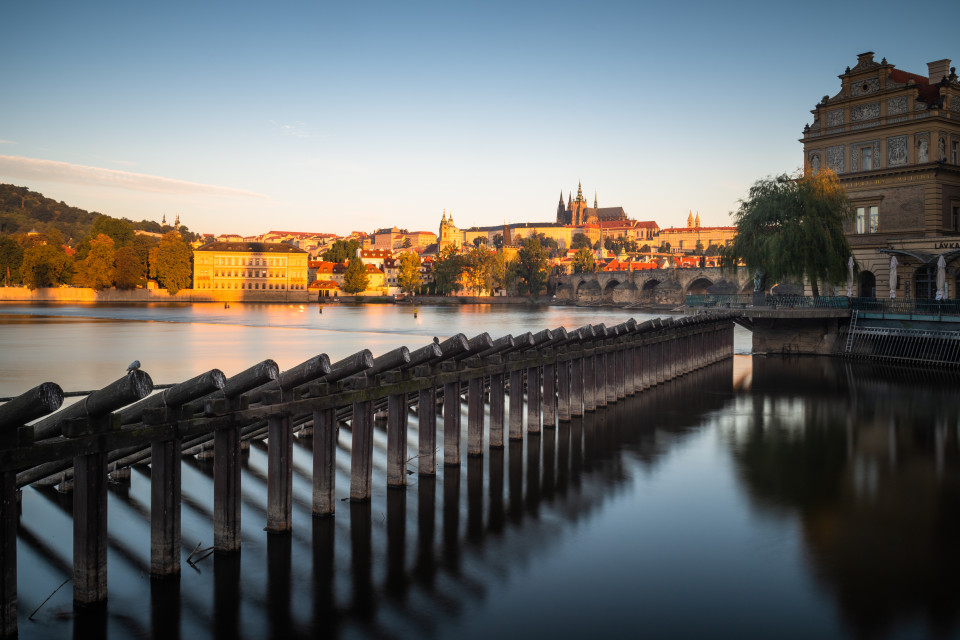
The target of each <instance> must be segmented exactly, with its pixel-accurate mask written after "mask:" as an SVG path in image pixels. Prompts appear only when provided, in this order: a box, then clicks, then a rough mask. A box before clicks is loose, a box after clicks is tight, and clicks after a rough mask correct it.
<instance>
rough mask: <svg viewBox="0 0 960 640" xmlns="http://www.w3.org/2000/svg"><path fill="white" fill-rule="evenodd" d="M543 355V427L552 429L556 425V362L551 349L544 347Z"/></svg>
mask: <svg viewBox="0 0 960 640" xmlns="http://www.w3.org/2000/svg"><path fill="white" fill-rule="evenodd" d="M542 355H543V357H544V358H545V359H546V361H545V362H544V363H543V399H542V405H543V428H544V429H553V428H555V427H556V426H557V389H556V387H557V362H556V360H554V358H555V354H554V351H553V349H549V348H548V349H545V350H544V351H543V354H542Z"/></svg>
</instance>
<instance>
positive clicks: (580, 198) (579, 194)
mask: <svg viewBox="0 0 960 640" xmlns="http://www.w3.org/2000/svg"><path fill="white" fill-rule="evenodd" d="M577 202H583V189H582V188H581V187H580V181H579V180H577Z"/></svg>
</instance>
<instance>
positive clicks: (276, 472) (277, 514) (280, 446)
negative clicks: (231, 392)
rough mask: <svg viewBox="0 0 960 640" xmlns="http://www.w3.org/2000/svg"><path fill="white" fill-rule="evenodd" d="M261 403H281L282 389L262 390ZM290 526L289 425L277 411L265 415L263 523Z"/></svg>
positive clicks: (278, 529)
mask: <svg viewBox="0 0 960 640" xmlns="http://www.w3.org/2000/svg"><path fill="white" fill-rule="evenodd" d="M263 403H264V404H266V405H270V406H275V405H281V404H282V403H283V392H282V391H272V390H271V391H266V392H264V393H263ZM292 526H293V425H292V424H291V422H290V414H289V413H287V412H285V411H281V412H278V413H276V414H272V415H270V416H269V417H268V418H267V527H266V530H267V531H268V532H270V533H279V532H283V531H289V530H290V528H291V527H292Z"/></svg>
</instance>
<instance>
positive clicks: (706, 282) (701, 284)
mask: <svg viewBox="0 0 960 640" xmlns="http://www.w3.org/2000/svg"><path fill="white" fill-rule="evenodd" d="M711 286H713V281H712V280H710V279H709V278H705V277H699V278H697V279H696V280H694V281H693V282H691V283H690V284H688V285H687V291H686V293H692V294H698V293H700V294H702V293H707V289H708V288H710V287H711Z"/></svg>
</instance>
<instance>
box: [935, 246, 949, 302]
mask: <svg viewBox="0 0 960 640" xmlns="http://www.w3.org/2000/svg"><path fill="white" fill-rule="evenodd" d="M946 285H947V261H946V260H944V259H943V256H940V259H939V260H937V300H943V299H944V298H945V297H947V293H946V291H944V289H945V287H946Z"/></svg>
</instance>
